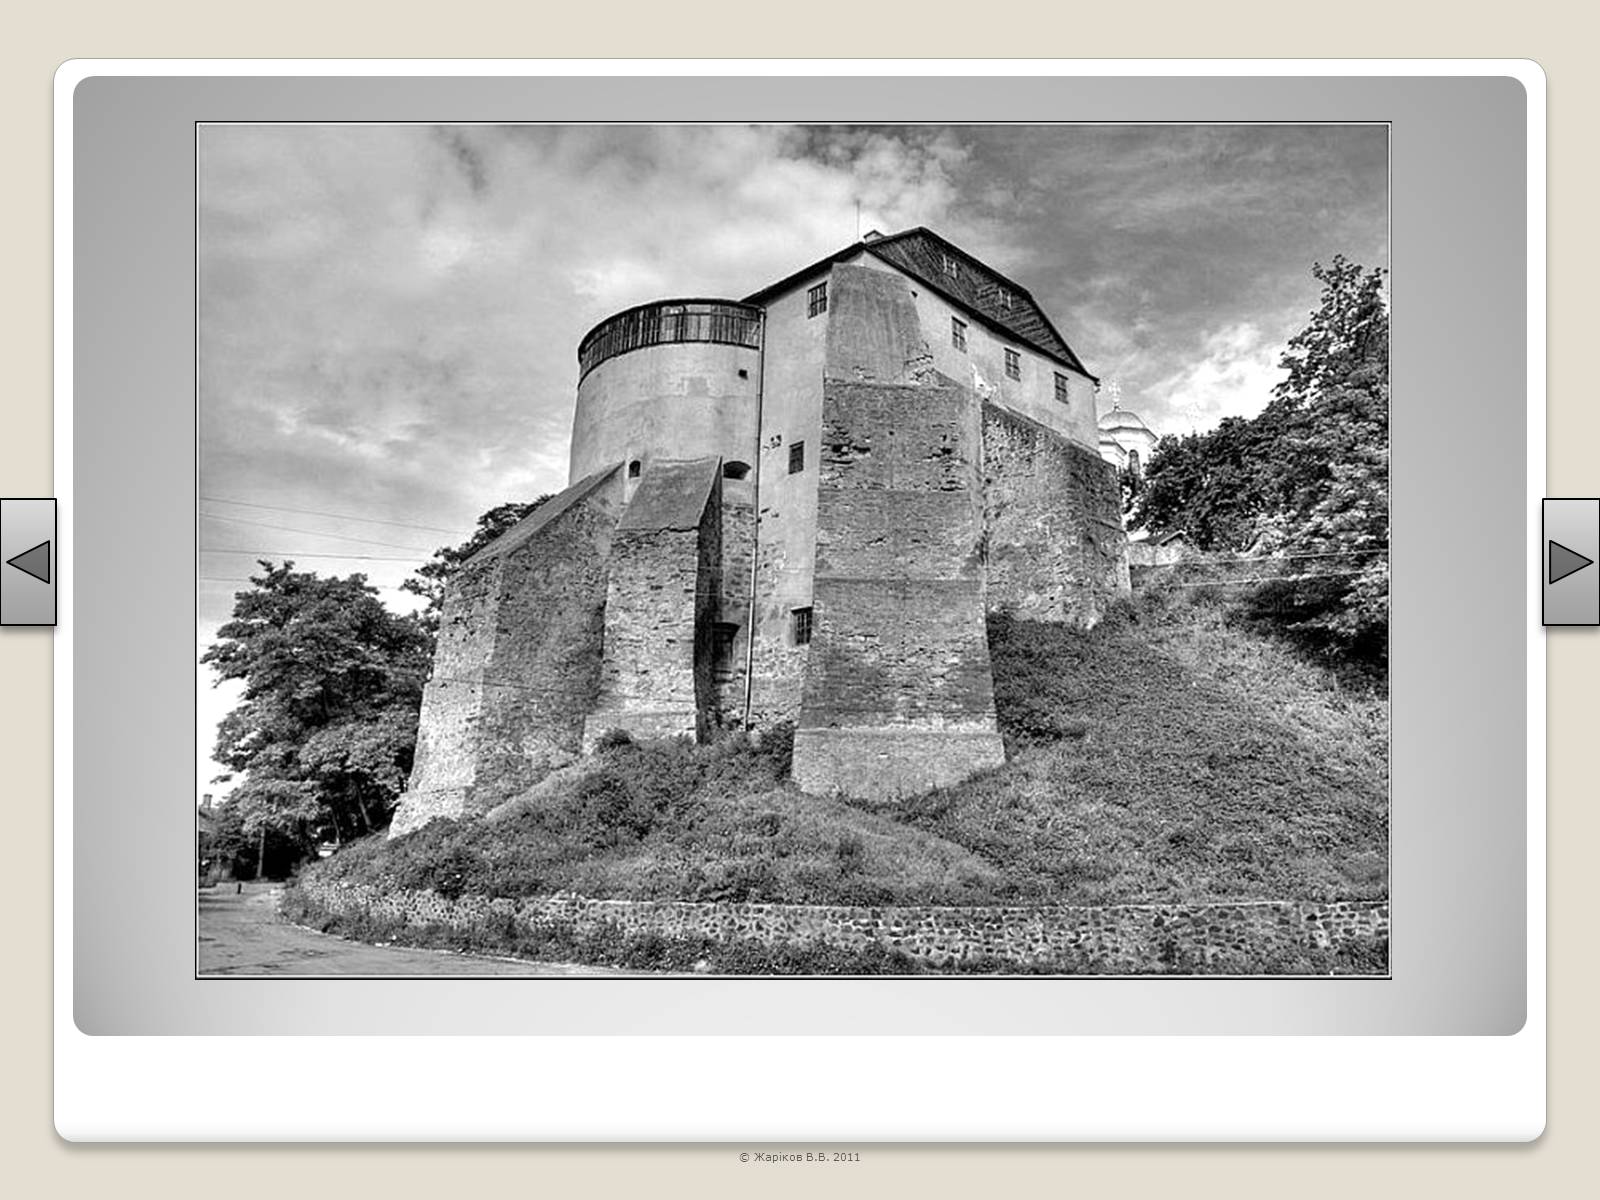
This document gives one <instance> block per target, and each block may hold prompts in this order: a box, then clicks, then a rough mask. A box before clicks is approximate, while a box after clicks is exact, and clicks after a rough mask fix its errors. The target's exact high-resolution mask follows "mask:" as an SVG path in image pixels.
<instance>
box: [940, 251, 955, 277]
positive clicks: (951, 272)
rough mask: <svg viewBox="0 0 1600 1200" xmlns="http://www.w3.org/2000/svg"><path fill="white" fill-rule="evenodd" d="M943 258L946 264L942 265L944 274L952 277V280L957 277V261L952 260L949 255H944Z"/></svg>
mask: <svg viewBox="0 0 1600 1200" xmlns="http://www.w3.org/2000/svg"><path fill="white" fill-rule="evenodd" d="M942 257H943V259H944V262H943V263H942V264H941V265H942V266H943V267H944V273H945V274H946V275H948V276H950V278H951V279H954V278H955V277H956V260H955V259H953V258H951V257H950V256H949V255H948V254H946V255H943V256H942Z"/></svg>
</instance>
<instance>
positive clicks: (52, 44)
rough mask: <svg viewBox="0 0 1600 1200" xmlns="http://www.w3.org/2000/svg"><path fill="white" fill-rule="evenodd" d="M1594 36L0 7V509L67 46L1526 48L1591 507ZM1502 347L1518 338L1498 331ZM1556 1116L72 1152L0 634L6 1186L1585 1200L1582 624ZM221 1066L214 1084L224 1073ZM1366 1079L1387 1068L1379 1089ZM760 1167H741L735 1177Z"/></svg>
mask: <svg viewBox="0 0 1600 1200" xmlns="http://www.w3.org/2000/svg"><path fill="white" fill-rule="evenodd" d="M1597 24H1600V23H1597V22H1596V21H1595V19H1594V17H1593V16H1592V15H1590V13H1586V12H1585V10H1584V8H1583V7H1582V6H1579V5H1574V4H1558V3H1545V2H1542V0H1524V2H1523V3H1519V4H1514V5H1508V4H1504V3H1493V4H1490V3H1482V2H1478V0H1458V2H1457V3H1454V4H1451V5H1448V6H1446V5H1437V6H1426V7H1425V6H1422V5H1415V6H1403V5H1399V4H1395V3H1393V2H1392V0H1391V2H1386V3H1385V2H1372V0H1344V2H1342V3H1339V4H1328V3H1307V4H1290V3H1285V2H1284V0H1265V2H1263V0H1249V2H1243V3H1213V4H1194V3H1180V2H1176V0H1142V2H1141V3H1138V4H1114V5H1065V4H1061V3H1059V2H1044V3H1039V2H1035V0H1013V2H1012V3H1009V4H1006V5H1003V6H994V5H981V4H970V3H968V4H957V3H947V2H944V0H929V2H925V3H921V4H917V5H903V6H894V5H885V4H879V5H873V6H867V5H861V4H859V3H840V2H838V0H813V2H812V3H809V4H805V5H784V6H761V5H753V4H750V3H748V2H745V3H726V2H725V0H695V2H693V3H679V4H665V3H660V2H659V0H657V2H656V3H651V4H644V3H639V2H638V0H610V2H609V3H607V4H605V5H604V6H599V7H597V6H591V5H581V4H575V5H569V6H562V7H559V8H553V9H550V8H541V7H540V6H539V5H537V4H536V3H535V4H527V5H517V6H512V5H506V4H497V3H493V2H490V0H455V2H454V3H451V4H448V5H440V4H424V3H418V2H416V0H388V2H386V3H372V2H367V0H360V2H349V3H336V2H333V0H276V2H275V3H272V4H269V5H261V4H248V5H225V4H219V3H217V2H216V0H210V2H206V3H196V2H192V0H144V2H142V3H138V4H130V3H126V2H123V3H114V2H106V0H79V2H70V0H69V2H64V3H59V4H56V5H54V6H48V7H47V6H45V5H42V4H41V5H27V6H22V5H16V6H12V7H11V8H10V9H9V11H8V13H7V19H6V22H5V33H4V36H3V37H0V101H3V102H0V113H3V114H4V121H5V125H6V127H7V132H8V133H9V135H10V136H9V138H8V144H9V145H10V147H11V149H10V151H9V154H8V156H7V157H8V161H9V169H8V170H7V171H6V172H5V175H4V178H5V186H4V187H3V188H0V262H3V263H4V264H5V272H4V276H3V277H0V330H4V333H5V336H4V347H5V351H6V360H7V364H8V368H9V369H8V371H7V373H6V377H5V380H4V385H3V388H0V492H3V493H4V494H6V495H50V494H51V492H52V488H51V470H50V379H51V372H50V335H51V328H50V283H51V260H50V237H51V188H50V162H51V159H50V154H51V140H50V138H51V76H52V73H53V72H54V70H55V68H56V67H57V66H58V65H59V64H60V62H61V61H62V60H64V59H67V58H112V57H128V58H156V57H160V58H201V57H207V58H209V57H216V58H234V57H237V58H311V57H317V58H345V57H350V58H363V57H385V58H405V57H424V56H426V57H438V58H474V57H488V56H495V57H506V56H519V57H530V58H531V57H597V56H607V57H644V56H659V55H678V56H685V57H687V56H695V57H759V56H764V55H783V56H785V57H800V56H809V57H909V56H917V57H933V56H939V55H966V56H976V57H988V58H1004V57H1018V56H1024V55H1039V56H1043V55H1052V56H1062V57H1068V56H1070V57H1085V58H1087V57H1116V58H1189V57H1208V58H1241V57H1305V58H1335V57H1350V58H1362V57H1396V58H1398V57H1417V58H1427V57H1452V58H1531V59H1535V60H1537V61H1538V62H1539V63H1540V64H1541V65H1542V66H1543V68H1544V70H1545V71H1546V72H1547V74H1548V77H1549V137H1550V175H1549V183H1550V204H1549V235H1550V270H1549V281H1550V309H1549V313H1550V321H1549V349H1550V409H1549V483H1548V489H1547V490H1548V492H1549V493H1550V494H1552V495H1566V496H1593V495H1600V403H1596V398H1595V392H1594V384H1593V378H1592V371H1591V369H1590V359H1591V354H1592V351H1591V347H1592V344H1593V341H1594V337H1595V335H1594V326H1595V323H1596V321H1595V317H1596V303H1595V299H1594V295H1595V293H1594V284H1593V281H1594V279H1595V277H1596V275H1597V274H1600V253H1597V250H1600V235H1597V221H1596V219H1595V216H1594V197H1595V196H1596V195H1600V171H1597V168H1596V155H1595V153H1594V137H1593V129H1594V126H1595V122H1596V118H1597V117H1600V103H1597V100H1600V76H1597V74H1596V71H1595V61H1594V59H1595V54H1594V47H1595V46H1596V44H1597V36H1596V35H1597V32H1600V28H1597ZM1511 336H1515V332H1514V331H1512V332H1511ZM1548 645H1549V780H1550V793H1549V800H1550V813H1549V828H1550V839H1549V844H1550V870H1549V879H1550V922H1549V929H1550V1006H1549V1009H1550V1011H1549V1017H1550V1075H1549V1078H1550V1107H1549V1125H1548V1131H1547V1132H1546V1134H1545V1136H1544V1137H1543V1138H1542V1139H1540V1140H1539V1141H1538V1142H1536V1143H1534V1144H1532V1145H1528V1146H1443V1147H1439V1146H1435V1147H1408V1146H1379V1147H1371V1146H1369V1147H1320V1146H1286V1147H1257V1148H1235V1147H1186V1146H1160V1147H1137V1146H1106V1147H977V1146H939V1147H924V1146H875V1145H865V1146H860V1147H855V1149H858V1150H859V1151H860V1152H861V1162H860V1163H859V1164H853V1165H850V1166H848V1167H845V1166H840V1167H837V1168H833V1169H830V1170H829V1172H828V1174H827V1178H826V1179H825V1180H819V1179H818V1178H817V1177H816V1176H815V1175H811V1174H802V1173H800V1172H798V1171H794V1172H791V1171H790V1170H788V1169H787V1168H783V1167H777V1166H767V1167H763V1168H756V1167H754V1166H744V1167H741V1166H740V1164H739V1162H738V1159H737V1155H738V1151H739V1150H740V1149H741V1147H738V1146H689V1147H646V1146H638V1147H610V1146H608V1147H588V1146H574V1147H511V1146H506V1147H427V1146H414V1147H335V1146H325V1147H243V1146H239V1147H155V1146H149V1147H146V1146H71V1145H68V1144H66V1143H64V1142H62V1141H61V1140H60V1139H59V1138H57V1137H56V1135H55V1132H54V1129H53V1127H52V1125H51V1063H50V1027H51V1011H50V1001H51V996H50V961H51V951H50V937H51V924H50V921H51V915H50V844H51V841H50V839H51V832H50V802H51V794H50V728H51V726H50V705H51V699H50V697H51V681H50V637H49V634H48V631H44V630H21V631H8V632H7V633H5V634H4V636H0V795H3V796H4V798H5V800H6V818H7V826H6V831H7V834H8V837H7V854H6V855H5V862H6V867H7V869H8V877H7V879H6V885H7V886H6V893H7V896H8V898H9V904H8V905H7V910H8V911H9V912H10V913H11V917H10V920H9V922H8V928H7V934H8V936H7V938H6V953H5V966H6V970H5V978H6V981H7V986H6V987H4V988H3V989H0V1046H3V1047H4V1059H3V1061H4V1080H5V1082H4V1084H3V1085H0V1106H3V1107H0V1163H3V1166H4V1178H5V1179H6V1185H7V1191H8V1192H10V1194H13V1195H18V1196H45V1195H49V1196H90V1195H93V1196H97V1197H104V1196H115V1197H119V1198H121V1197H127V1198H130V1200H137V1198H142V1197H145V1196H152V1197H156V1196H159V1197H167V1196H172V1195H178V1194H189V1195H194V1194H213V1195H214V1194H226V1195H231V1196H240V1197H255V1196H262V1197H268V1196H282V1195H297V1194H304V1195H311V1196H320V1195H350V1196H356V1195H370V1196H379V1197H389V1196H413V1195H416V1196H422V1195H428V1196H437V1195H451V1194H454V1195H463V1194H473V1193H482V1192H501V1193H503V1194H507V1195H511V1196H519V1195H530V1196H531V1195H551V1196H566V1195H592V1196H630V1197H631V1196H636V1195H651V1196H659V1195H665V1196H675V1195H684V1196H689V1195H694V1196H705V1195H760V1196H773V1197H781V1196H789V1195H810V1194H813V1193H816V1192H819V1191H824V1190H825V1191H826V1192H828V1193H830V1194H832V1195H836V1196H847V1195H849V1196H854V1195H886V1196H896V1195H905V1194H917V1195H929V1196H943V1195H952V1196H957V1195H959V1196H972V1195H987V1196H996V1197H999V1196H1011V1195H1031V1194H1041V1193H1043V1194H1051V1195H1085V1196H1143V1195H1167V1194H1178V1195H1182V1196H1185V1197H1194V1198H1196V1200H1203V1198H1204V1197H1209V1196H1221V1197H1228V1198H1229V1200H1235V1198H1237V1197H1241V1196H1256V1195H1263V1196H1266V1195H1273V1196H1277V1195H1289V1196H1295V1197H1303V1198H1307V1200H1309V1198H1313V1197H1324V1196H1327V1197H1340V1198H1341V1200H1346V1198H1348V1197H1350V1196H1352V1195H1378V1196H1388V1195H1447V1196H1452V1197H1472V1196H1496V1197H1501V1196H1506V1195H1514V1194H1524V1195H1534V1196H1566V1195H1579V1194H1588V1195H1592V1194H1593V1192H1592V1190H1591V1189H1592V1188H1593V1187H1594V1180H1595V1170H1594V1166H1595V1158H1596V1155H1595V1153H1594V1151H1593V1149H1592V1147H1593V1145H1594V1143H1595V1138H1594V1135H1593V1132H1592V1130H1593V1123H1594V1121H1595V1119H1596V1117H1597V1116H1600V1105H1597V1102H1596V1099H1595V1089H1594V1087H1593V1086H1592V1079H1593V1075H1594V1072H1595V1070H1596V1066H1597V1063H1596V1053H1595V1048H1596V1045H1597V1038H1596V1035H1595V1029H1594V1021H1595V1018H1596V1013H1597V1006H1596V1003H1595V1001H1596V986H1595V984H1596V979H1597V977H1600V975H1597V971H1596V968H1595V954H1594V950H1593V940H1592V937H1591V936H1590V923H1589V922H1588V921H1587V920H1585V919H1584V917H1583V913H1584V911H1585V909H1586V908H1587V906H1588V904H1587V902H1588V900H1589V896H1588V892H1589V889H1590V882H1591V880H1592V878H1593V866H1592V862H1591V858H1592V855H1593V847H1594V846H1595V845H1596V844H1597V841H1600V836H1597V835H1600V821H1597V817H1596V810H1597V808H1600V805H1597V804H1596V803H1595V801H1596V798H1597V794H1600V789H1597V786H1596V772H1595V761H1594V754H1595V751H1594V731H1595V729H1596V728H1597V726H1600V631H1572V630H1569V631H1563V633H1562V634H1561V635H1560V636H1559V637H1556V636H1551V637H1550V639H1549V643H1548ZM222 1073H223V1074H226V1070H225V1067H224V1068H223V1071H222ZM1373 1086H1374V1088H1381V1087H1382V1086H1383V1082H1382V1080H1381V1079H1374V1081H1373ZM758 1170H759V1174H756V1173H755V1172H756V1171H758Z"/></svg>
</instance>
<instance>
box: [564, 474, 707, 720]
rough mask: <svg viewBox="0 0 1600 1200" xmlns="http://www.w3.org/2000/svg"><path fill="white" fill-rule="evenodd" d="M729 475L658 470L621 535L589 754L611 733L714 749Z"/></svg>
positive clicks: (638, 495)
mask: <svg viewBox="0 0 1600 1200" xmlns="http://www.w3.org/2000/svg"><path fill="white" fill-rule="evenodd" d="M721 467H722V461H721V460H720V459H718V458H701V459H694V460H691V461H687V462H666V461H661V460H656V461H654V462H652V463H651V464H650V469H649V470H648V471H646V472H645V473H644V477H643V478H642V479H641V480H640V482H639V487H638V489H637V490H636V491H635V492H634V495H633V499H632V501H631V502H630V503H629V505H628V509H627V511H626V512H625V513H624V514H623V516H622V520H621V521H620V522H619V524H618V525H617V531H616V535H615V536H614V537H613V538H612V542H611V561H610V564H609V574H610V581H609V584H608V586H607V589H606V611H605V637H604V644H605V652H604V658H603V662H602V665H601V668H600V692H599V696H598V698H597V700H596V703H595V705H594V708H593V711H592V712H591V714H590V715H589V717H588V719H587V720H586V721H585V722H584V734H583V744H584V749H585V750H586V751H587V750H591V749H593V748H594V744H595V742H596V741H597V740H598V739H599V738H600V737H601V736H602V735H604V734H605V733H607V732H609V731H611V730H618V731H623V732H626V733H628V734H630V735H632V736H634V737H640V738H662V737H680V736H688V737H693V738H699V739H704V738H705V737H706V736H707V735H708V733H709V732H710V722H711V719H712V715H713V713H714V711H715V709H716V704H717V697H716V694H715V692H716V688H715V682H714V680H713V677H712V662H711V650H712V646H711V637H712V624H713V620H714V618H715V615H716V607H717V600H718V595H719V591H720V587H719V579H718V576H719V573H720V572H719V569H720V563H721V558H722V542H721V529H722V527H721V505H720V499H721V488H720V483H721V479H720V476H721Z"/></svg>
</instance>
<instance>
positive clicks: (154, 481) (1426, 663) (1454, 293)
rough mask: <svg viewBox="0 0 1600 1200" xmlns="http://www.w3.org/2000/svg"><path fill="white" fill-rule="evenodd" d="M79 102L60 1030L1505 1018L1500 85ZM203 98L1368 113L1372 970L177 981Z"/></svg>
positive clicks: (861, 117) (1339, 1028) (183, 885)
mask: <svg viewBox="0 0 1600 1200" xmlns="http://www.w3.org/2000/svg"><path fill="white" fill-rule="evenodd" d="M61 117H62V118H63V119H65V118H66V114H61ZM72 119H73V120H74V121H75V139H76V141H75V149H74V153H75V162H74V168H75V172H76V193H75V197H74V201H75V206H74V231H75V264H74V287H75V311H74V328H75V337H76V344H75V357H74V370H75V373H76V395H75V397H74V438H75V463H74V473H75V486H76V496H75V500H76V509H75V522H76V524H75V538H76V541H75V546H74V554H75V567H76V571H77V575H76V579H75V586H74V593H75V607H74V611H72V612H70V613H67V612H64V613H62V614H61V615H62V619H63V620H64V621H65V620H70V621H72V622H73V626H74V630H75V638H76V654H75V660H76V665H75V677H74V691H75V738H76V743H75V746H76V757H75V762H74V771H75V777H76V789H75V795H74V797H73V800H74V837H75V860H74V904H75V927H74V970H75V974H76V986H75V994H74V998H73V999H74V1013H75V1017H76V1021H77V1024H78V1026H79V1027H80V1028H81V1029H83V1030H84V1031H85V1032H88V1033H92V1034H116V1033H125V1034H132V1033H174V1034H176V1033H186V1034H204V1033H218V1034H220V1033H327V1034H359V1033H370V1034H390V1033H468V1034H510V1033H528V1034H538V1033H544V1034H617V1033H636V1034H659V1033H711V1034H742V1033H810V1034H849V1033H854V1034H864V1035H885V1034H927V1033H950V1034H996V1033H1010V1034H1052V1033H1055V1034H1086V1033H1097V1034H1108V1033H1110V1034H1116V1033H1126V1034H1135V1033H1144V1034H1149V1033H1256V1034H1285V1033H1329V1034H1332V1033H1390V1034H1417V1033H1441V1034H1443V1033H1482V1034H1505V1033H1511V1032H1515V1031H1516V1030H1517V1029H1518V1028H1520V1026H1521V1025H1522V1023H1523V1019H1524V1003H1525V995H1524V983H1523V980H1524V971H1525V959H1526V945H1525V931H1526V912H1525V904H1524V902H1523V897H1524V894H1525V890H1526V880H1525V869H1524V866H1525V860H1526V835H1525V819H1526V747H1525V733H1524V730H1525V704H1526V682H1525V681H1526V667H1527V663H1526V650H1525V639H1526V636H1527V625H1528V622H1529V621H1532V620H1536V619H1537V617H1536V614H1531V613H1529V612H1528V611H1527V604H1526V586H1527V577H1526V571H1527V570H1528V569H1529V566H1530V564H1529V562H1528V557H1529V556H1528V554H1527V552H1526V546H1525V539H1526V516H1527V514H1526V508H1525V505H1526V479H1525V469H1524V463H1525V461H1526V428H1525V425H1526V406H1527V404H1528V402H1529V399H1530V398H1529V397H1528V396H1527V394H1526V391H1527V385H1526V380H1527V358H1526V345H1525V336H1524V331H1525V329H1526V295H1525V293H1526V282H1525V281H1526V225H1525V181H1526V147H1525V124H1526V97H1525V95H1524V93H1523V90H1522V87H1521V85H1520V84H1519V83H1517V82H1516V81H1515V80H1511V79H1470V78H1431V79H1349V80H1341V79H1317V78H1305V79H1255V80H1249V79H1241V80H1215V79H895V80H873V79H828V80H812V79H721V80H701V79H681V80H671V79H662V80H607V79H594V80H587V79H572V80H526V79H410V78H405V79H402V78H388V79H384V78H375V79H270V78H259V79H245V78H240V79H227V78H204V79H136V78H113V77H104V78H97V79H91V80H88V81H86V82H84V83H83V84H80V85H79V87H78V88H77V91H76V95H75V99H74V113H73V115H72ZM196 120H205V121H221V120H304V121H322V120H346V121H352V120H415V121H462V120H481V121H528V120H537V121H568V120H615V121H630V120H651V121H667V120H676V121H719V120H750V121H830V120H833V121H865V120H873V121H894V120H904V121H936V122H948V121H969V122H983V121H1015V120H1026V121H1039V122H1051V121H1161V120H1182V121H1251V120H1274V121H1390V122H1392V135H1391V137H1392V140H1391V152H1392V161H1393V180H1392V182H1393V218H1394V223H1393V239H1394V255H1393V267H1394V272H1395V275H1394V286H1393V292H1392V295H1393V300H1394V317H1393V331H1394V342H1395V345H1394V353H1393V382H1394V402H1393V427H1392V428H1393V439H1392V450H1393V464H1394V483H1393V493H1392V502H1393V517H1394V549H1395V560H1394V593H1393V598H1394V609H1393V624H1392V629H1393V656H1392V658H1393V674H1392V678H1393V695H1394V709H1393V737H1394V760H1393V796H1394V809H1393V869H1392V873H1393V890H1392V895H1393V903H1394V923H1395V939H1394V958H1393V967H1394V978H1393V979H1391V980H1329V981H1321V980H1292V981H1291V980H1280V981H1271V980H1247V981H1246V980H1241V981H1220V980H1192V981H1185V980H1149V981H1106V980H899V981H896V980H882V981H878V980H860V981H813V980H699V979H695V980H675V979H666V980H655V979H643V980H587V979H554V980H496V981H478V982H473V981H457V980H419V981H393V980H205V981H200V980H196V979H195V978H194V975H193V962H194V941H193V939H194V917H193V911H194V893H193V890H192V888H193V885H192V882H191V879H192V876H191V873H190V872H191V870H192V865H191V864H192V858H191V854H192V837H193V803H194V796H193V791H194V786H193V783H194V781H193V763H194V761H195V760H194V744H195V737H196V731H195V702H194V653H195V649H194V637H193V620H194V607H195V602H194V590H193V577H194V575H195V574H196V571H195V538H194V513H195V486H194V471H195V461H194V455H195V411H194V405H193V393H194V373H193V364H194V312H193V304H194V286H193V272H194V253H193V211H194V202H193V188H194V157H193V155H194V129H193V122H194V121H196ZM1532 399H1533V400H1534V401H1535V402H1537V403H1541V404H1542V403H1543V399H1544V398H1543V397H1534V398H1532Z"/></svg>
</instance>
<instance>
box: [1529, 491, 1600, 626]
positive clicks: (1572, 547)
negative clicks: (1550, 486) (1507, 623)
mask: <svg viewBox="0 0 1600 1200" xmlns="http://www.w3.org/2000/svg"><path fill="white" fill-rule="evenodd" d="M1542 550H1543V553H1542V554H1541V555H1540V566H1539V573H1540V576H1541V579H1542V582H1543V584H1544V623H1545V624H1546V625H1600V565H1596V560H1597V559H1600V499H1593V498H1591V499H1578V500H1575V499H1567V498H1560V499H1548V500H1546V501H1545V502H1544V545H1543V547H1542Z"/></svg>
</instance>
